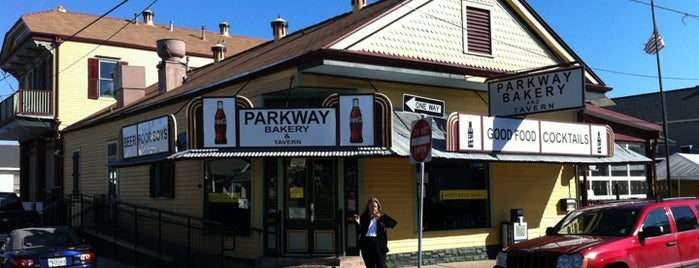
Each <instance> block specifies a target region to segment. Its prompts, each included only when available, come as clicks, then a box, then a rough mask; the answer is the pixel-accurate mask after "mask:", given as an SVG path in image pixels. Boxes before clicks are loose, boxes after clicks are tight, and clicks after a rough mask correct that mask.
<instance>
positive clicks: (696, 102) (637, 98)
mask: <svg viewBox="0 0 699 268" xmlns="http://www.w3.org/2000/svg"><path fill="white" fill-rule="evenodd" d="M663 95H664V98H665V111H666V116H667V121H682V120H695V119H697V118H699V110H697V108H696V107H699V86H695V87H689V88H683V89H676V90H667V91H664V92H663ZM612 101H613V102H614V103H616V105H615V106H609V107H605V108H607V109H609V110H613V111H616V112H620V113H624V114H629V115H633V116H635V117H637V118H641V119H643V120H646V121H650V122H656V123H662V122H663V118H662V116H663V114H662V113H661V112H660V111H662V101H661V96H660V92H655V93H646V94H639V95H633V96H626V97H618V98H612Z"/></svg>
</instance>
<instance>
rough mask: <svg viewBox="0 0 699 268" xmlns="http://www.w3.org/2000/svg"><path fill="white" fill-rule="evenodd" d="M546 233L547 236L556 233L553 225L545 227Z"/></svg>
mask: <svg viewBox="0 0 699 268" xmlns="http://www.w3.org/2000/svg"><path fill="white" fill-rule="evenodd" d="M546 235H547V236H553V235H556V229H554V228H553V227H546Z"/></svg>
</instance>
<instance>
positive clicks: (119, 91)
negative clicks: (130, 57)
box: [113, 65, 146, 107]
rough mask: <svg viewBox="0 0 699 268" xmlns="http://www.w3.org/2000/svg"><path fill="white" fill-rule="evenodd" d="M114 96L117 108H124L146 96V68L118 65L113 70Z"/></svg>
mask: <svg viewBox="0 0 699 268" xmlns="http://www.w3.org/2000/svg"><path fill="white" fill-rule="evenodd" d="M113 75H114V95H115V98H116V101H117V107H124V106H126V105H129V104H131V103H133V102H134V101H137V100H139V99H141V98H143V97H144V96H145V95H146V94H145V93H146V67H143V66H130V65H119V66H117V67H116V68H114V73H113Z"/></svg>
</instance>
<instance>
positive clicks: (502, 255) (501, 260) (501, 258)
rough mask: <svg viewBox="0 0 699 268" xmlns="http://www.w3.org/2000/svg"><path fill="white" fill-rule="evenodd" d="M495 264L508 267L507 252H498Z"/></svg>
mask: <svg viewBox="0 0 699 268" xmlns="http://www.w3.org/2000/svg"><path fill="white" fill-rule="evenodd" d="M495 265H496V266H498V267H507V252H504V251H500V252H498V255H497V256H495Z"/></svg>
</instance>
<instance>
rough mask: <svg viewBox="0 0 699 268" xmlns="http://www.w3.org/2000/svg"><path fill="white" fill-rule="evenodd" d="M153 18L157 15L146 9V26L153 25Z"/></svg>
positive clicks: (144, 14) (144, 13) (144, 15)
mask: <svg viewBox="0 0 699 268" xmlns="http://www.w3.org/2000/svg"><path fill="white" fill-rule="evenodd" d="M153 17H155V13H153V11H151V10H150V9H146V10H144V11H143V22H144V23H145V24H146V25H153Z"/></svg>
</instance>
